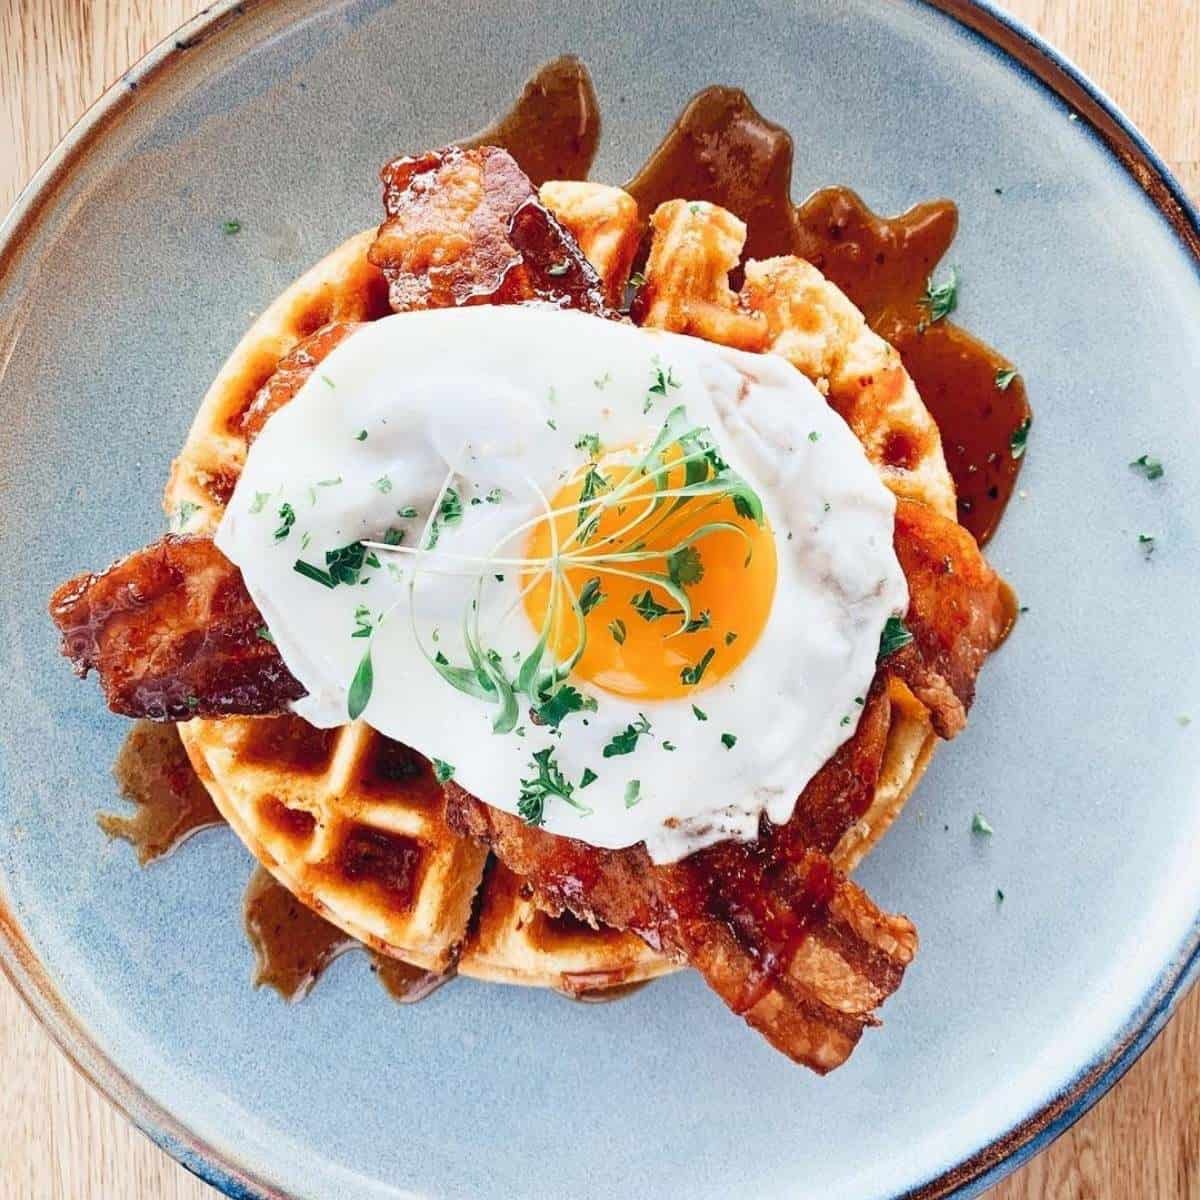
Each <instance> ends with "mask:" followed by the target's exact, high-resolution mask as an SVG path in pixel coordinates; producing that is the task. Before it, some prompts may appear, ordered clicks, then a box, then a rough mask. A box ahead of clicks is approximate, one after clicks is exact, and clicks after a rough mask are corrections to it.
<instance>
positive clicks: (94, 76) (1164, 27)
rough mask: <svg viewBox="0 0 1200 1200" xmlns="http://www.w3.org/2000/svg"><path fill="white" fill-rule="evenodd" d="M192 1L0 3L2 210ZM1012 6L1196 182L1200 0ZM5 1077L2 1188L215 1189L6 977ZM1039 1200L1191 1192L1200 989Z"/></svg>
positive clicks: (1036, 1167)
mask: <svg viewBox="0 0 1200 1200" xmlns="http://www.w3.org/2000/svg"><path fill="white" fill-rule="evenodd" d="M201 7H203V3H202V0H0V212H4V211H6V210H7V208H8V206H9V205H10V204H11V202H12V200H13V197H14V196H15V195H16V192H17V189H18V188H19V187H20V186H21V185H22V184H23V183H24V182H25V180H26V179H27V178H28V177H29V176H30V175H31V174H32V173H33V171H34V170H35V169H36V168H37V166H38V165H39V164H40V163H41V161H42V159H43V158H44V157H45V156H46V155H47V154H48V153H49V151H50V150H51V148H52V147H53V146H54V144H55V143H56V142H57V141H58V139H59V138H60V137H61V136H62V134H63V133H64V132H65V131H66V129H67V127H68V126H69V125H70V124H71V122H72V121H74V120H75V118H76V117H78V116H79V114H80V113H82V112H83V110H84V109H85V108H86V107H87V106H88V105H89V104H90V103H91V102H92V101H93V100H94V99H95V98H96V96H97V95H99V93H100V91H101V90H102V89H103V88H104V87H105V85H106V84H107V83H108V82H109V81H110V80H112V79H113V78H115V77H116V76H117V75H119V74H120V73H121V72H122V71H123V70H124V69H125V68H126V67H127V66H128V65H129V64H130V63H131V62H133V61H134V60H135V59H136V58H138V57H139V56H140V55H141V54H143V53H144V52H145V51H146V50H148V49H149V48H150V47H151V46H152V45H153V44H154V43H155V42H157V41H159V40H160V39H161V38H163V37H165V36H166V35H167V34H168V33H169V32H171V31H172V30H173V29H174V28H175V27H176V26H177V25H179V24H180V23H181V22H182V21H184V20H186V19H187V18H188V17H190V16H192V15H193V14H194V13H195V12H197V11H199V9H200V8H201ZM1006 7H1007V8H1009V9H1010V10H1011V11H1012V12H1013V13H1015V14H1016V15H1017V16H1018V17H1020V18H1021V19H1022V20H1024V21H1026V22H1027V23H1029V24H1030V25H1032V26H1033V27H1034V28H1035V29H1037V30H1039V31H1040V32H1041V33H1042V34H1043V35H1044V36H1046V37H1047V38H1048V39H1049V40H1050V41H1051V42H1053V43H1054V44H1055V45H1056V46H1058V47H1060V48H1061V49H1062V50H1063V51H1065V52H1066V53H1067V54H1068V55H1069V56H1070V57H1071V58H1072V59H1073V60H1074V61H1075V62H1076V63H1078V64H1079V65H1080V66H1081V67H1082V68H1083V70H1084V71H1086V72H1087V73H1088V74H1089V75H1090V76H1091V77H1092V78H1093V79H1095V80H1097V81H1098V82H1099V83H1100V84H1101V86H1102V87H1104V88H1105V89H1106V90H1107V91H1108V92H1109V94H1110V95H1112V96H1113V97H1114V98H1115V99H1116V101H1117V103H1118V104H1120V105H1121V107H1122V108H1124V110H1125V111H1126V112H1127V113H1129V114H1130V115H1131V116H1132V118H1133V119H1134V121H1135V122H1137V124H1138V125H1139V126H1140V128H1141V129H1142V130H1143V131H1144V132H1145V133H1146V134H1147V135H1148V136H1149V138H1150V141H1151V142H1152V143H1153V144H1154V145H1155V146H1156V147H1157V148H1158V150H1159V151H1160V153H1162V154H1163V155H1164V157H1165V158H1166V160H1167V162H1168V163H1169V164H1170V166H1171V167H1172V169H1173V170H1174V171H1175V172H1176V174H1177V175H1178V176H1179V177H1180V178H1181V179H1182V180H1183V183H1184V185H1185V186H1186V187H1188V188H1189V190H1190V191H1191V193H1192V194H1193V195H1197V194H1198V193H1200V0H1007V5H1006ZM13 131H15V135H16V136H15V137H10V133H11V132H13ZM0 1080H2V1081H3V1083H2V1084H0V1200H50V1198H54V1200H60V1198H61V1200H201V1198H202V1197H205V1196H212V1195H213V1193H212V1192H210V1191H209V1189H208V1188H207V1187H205V1185H204V1184H202V1183H200V1182H199V1181H198V1180H196V1179H195V1178H193V1177H192V1176H190V1175H188V1174H187V1172H185V1171H184V1170H183V1169H182V1168H181V1167H179V1166H177V1165H176V1164H175V1163H174V1162H173V1161H172V1160H171V1159H169V1158H168V1157H167V1156H166V1155H165V1154H163V1153H162V1152H160V1151H159V1150H158V1149H156V1148H155V1147H154V1146H153V1145H152V1144H151V1143H150V1142H149V1141H148V1140H146V1139H145V1138H144V1137H142V1136H141V1134H139V1133H138V1132H137V1131H136V1130H134V1129H133V1128H132V1127H131V1126H130V1125H128V1124H127V1123H126V1122H125V1119H124V1118H123V1117H122V1116H121V1115H120V1114H119V1113H117V1112H116V1111H115V1110H114V1109H113V1108H112V1107H111V1106H110V1105H109V1104H108V1102H107V1101H105V1100H104V1099H102V1098H101V1097H100V1096H99V1095H98V1094H97V1093H96V1092H95V1091H94V1090H93V1089H92V1088H91V1087H89V1086H88V1085H87V1084H86V1083H85V1082H84V1081H83V1080H82V1079H81V1078H80V1077H79V1076H78V1075H77V1074H76V1073H75V1071H74V1070H73V1069H72V1067H71V1066H70V1064H69V1063H68V1062H67V1061H66V1059H65V1058H64V1057H63V1056H62V1054H60V1053H59V1051H58V1050H57V1049H56V1048H55V1047H54V1046H53V1045H52V1044H51V1042H50V1040H49V1038H48V1037H47V1036H46V1035H45V1034H44V1033H43V1032H42V1030H41V1028H40V1027H39V1026H38V1025H37V1024H36V1023H35V1021H34V1019H33V1017H32V1016H31V1015H30V1014H29V1012H28V1011H26V1009H25V1007H24V1006H23V1005H22V1003H21V1001H20V1000H19V999H18V998H17V996H16V994H15V993H14V992H13V990H12V988H11V987H10V986H9V984H8V982H7V980H5V979H4V978H3V976H0ZM1050 1197H1063V1198H1067V1197H1071V1198H1079V1200H1083V1198H1084V1197H1087V1198H1088V1200H1200V988H1198V989H1196V991H1195V992H1194V994H1193V995H1192V996H1191V998H1190V999H1189V1000H1188V1001H1187V1002H1185V1004H1184V1005H1183V1008H1182V1010H1181V1011H1180V1012H1179V1014H1178V1015H1177V1016H1176V1018H1175V1020H1174V1021H1173V1022H1172V1024H1171V1025H1170V1027H1169V1028H1168V1029H1167V1031H1166V1032H1165V1033H1164V1034H1163V1035H1162V1036H1161V1037H1160V1038H1159V1039H1158V1041H1157V1043H1156V1044H1155V1045H1154V1046H1152V1047H1151V1049H1150V1050H1149V1051H1147V1053H1146V1054H1145V1055H1144V1057H1143V1058H1142V1059H1141V1061H1140V1062H1139V1063H1138V1064H1137V1066H1135V1067H1134V1068H1133V1070H1132V1071H1130V1073H1129V1075H1128V1076H1126V1078H1125V1079H1124V1080H1123V1081H1122V1083H1121V1084H1120V1085H1118V1087H1117V1088H1116V1089H1115V1090H1114V1091H1113V1092H1112V1093H1111V1094H1110V1095H1109V1096H1107V1097H1106V1098H1105V1099H1104V1100H1102V1101H1101V1102H1100V1103H1099V1104H1098V1105H1097V1106H1096V1108H1095V1109H1094V1110H1093V1111H1092V1112H1091V1113H1090V1114H1089V1115H1088V1116H1087V1117H1085V1118H1084V1119H1083V1120H1082V1121H1081V1122H1080V1123H1079V1124H1078V1125H1076V1126H1075V1128H1074V1129H1073V1130H1072V1131H1071V1132H1070V1133H1068V1134H1067V1135H1065V1136H1064V1137H1063V1138H1061V1139H1060V1140H1059V1141H1058V1142H1057V1143H1056V1144H1055V1145H1054V1146H1053V1147H1052V1148H1051V1149H1050V1150H1048V1151H1047V1152H1046V1153H1045V1154H1043V1155H1041V1156H1040V1157H1038V1158H1037V1159H1035V1160H1034V1161H1033V1162H1032V1163H1031V1164H1030V1165H1028V1166H1027V1167H1025V1168H1024V1169H1023V1170H1022V1171H1020V1172H1019V1173H1018V1174H1017V1175H1016V1176H1014V1177H1013V1178H1011V1179H1009V1180H1007V1181H1006V1182H1005V1183H1003V1184H1001V1185H1000V1186H999V1187H997V1188H996V1189H995V1190H994V1191H993V1192H992V1193H991V1200H1034V1198H1038V1200H1044V1198H1050ZM831 1200H833V1198H831Z"/></svg>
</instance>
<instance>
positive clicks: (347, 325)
mask: <svg viewBox="0 0 1200 1200" xmlns="http://www.w3.org/2000/svg"><path fill="white" fill-rule="evenodd" d="M363 324H364V322H362V321H335V322H334V323H333V324H331V325H323V326H322V327H321V328H320V329H318V330H317V331H316V333H314V334H312V335H311V336H309V337H306V338H305V339H304V341H302V342H300V343H299V344H298V345H296V346H294V347H292V349H291V350H289V351H288V352H287V354H285V355H284V356H283V357H282V358H281V359H280V360H279V363H278V365H277V366H276V367H275V371H274V374H272V376H271V378H270V379H268V380H267V382H266V383H264V384H263V385H262V387H260V388H259V389H258V392H257V394H256V395H255V397H254V399H253V400H252V401H251V402H250V407H249V408H247V409H246V411H245V412H244V413H243V414H242V433H243V434H244V435H245V437H246V443H247V445H249V444H250V443H251V442H253V441H254V439H255V438H256V437H258V435H259V434H260V433H262V431H263V426H264V425H266V423H267V420H268V418H270V417H271V416H272V414H274V413H275V412H277V411H278V410H279V409H281V408H282V407H283V406H284V405H285V404H288V403H290V402H291V401H292V400H294V399H295V396H296V393H297V392H298V391H299V390H300V389H301V388H302V387H303V386H304V385H305V384H306V383H307V382H308V379H309V376H310V375H312V373H313V371H314V370H316V368H317V365H318V364H319V363H321V362H322V361H324V359H326V358H327V357H328V356H329V355H330V354H332V353H333V351H334V350H336V349H337V347H338V346H340V345H341V344H342V343H343V342H344V341H345V340H346V339H347V338H348V337H349V336H350V335H351V334H352V333H353V332H354V331H355V330H356V329H361V328H362V327H363Z"/></svg>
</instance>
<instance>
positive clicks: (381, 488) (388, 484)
mask: <svg viewBox="0 0 1200 1200" xmlns="http://www.w3.org/2000/svg"><path fill="white" fill-rule="evenodd" d="M372 487H374V488H375V490H376V491H377V492H382V493H383V494H384V495H385V496H386V495H387V494H388V492H390V491H391V490H392V481H391V480H390V479H389V478H388V477H387V476H386V475H380V477H379V478H378V479H377V480H375V482H374V484H372Z"/></svg>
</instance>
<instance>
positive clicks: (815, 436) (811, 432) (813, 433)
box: [808, 429, 821, 442]
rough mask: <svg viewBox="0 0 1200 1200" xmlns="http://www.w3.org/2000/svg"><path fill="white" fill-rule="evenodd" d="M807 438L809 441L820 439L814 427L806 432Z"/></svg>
mask: <svg viewBox="0 0 1200 1200" xmlns="http://www.w3.org/2000/svg"><path fill="white" fill-rule="evenodd" d="M808 440H809V441H810V442H819V441H820V440H821V435H820V434H819V433H818V432H817V431H816V430H815V429H810V430H809V433H808Z"/></svg>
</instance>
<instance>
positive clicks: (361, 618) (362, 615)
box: [350, 604, 375, 638]
mask: <svg viewBox="0 0 1200 1200" xmlns="http://www.w3.org/2000/svg"><path fill="white" fill-rule="evenodd" d="M354 625H355V629H354V632H353V633H352V634H351V635H350V636H351V637H356V638H364V637H370V636H371V634H372V633H374V632H375V622H374V621H372V620H371V610H370V609H369V608H368V607H367V606H366V605H365V604H360V605H359V606H358V607H357V608H356V609H355V610H354Z"/></svg>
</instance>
